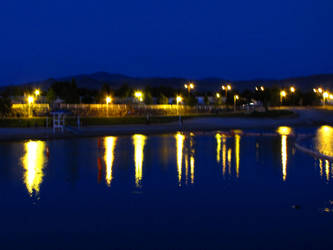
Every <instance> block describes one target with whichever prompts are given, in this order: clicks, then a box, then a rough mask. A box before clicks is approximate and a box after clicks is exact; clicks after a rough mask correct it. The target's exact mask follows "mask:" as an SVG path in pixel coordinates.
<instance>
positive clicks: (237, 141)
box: [235, 134, 241, 178]
mask: <svg viewBox="0 0 333 250" xmlns="http://www.w3.org/2000/svg"><path fill="white" fill-rule="evenodd" d="M240 138H241V137H240V135H238V134H236V135H235V158H236V176H237V178H238V177H239V158H240V157H239V153H240Z"/></svg>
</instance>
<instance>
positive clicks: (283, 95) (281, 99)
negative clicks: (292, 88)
mask: <svg viewBox="0 0 333 250" xmlns="http://www.w3.org/2000/svg"><path fill="white" fill-rule="evenodd" d="M286 96H287V92H286V91H284V90H281V91H280V103H281V105H282V101H283V98H285V97H286Z"/></svg>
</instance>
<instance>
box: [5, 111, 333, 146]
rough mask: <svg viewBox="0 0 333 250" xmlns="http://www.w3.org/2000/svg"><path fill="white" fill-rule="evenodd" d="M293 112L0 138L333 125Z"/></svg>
mask: <svg viewBox="0 0 333 250" xmlns="http://www.w3.org/2000/svg"><path fill="white" fill-rule="evenodd" d="M293 111H294V112H295V113H296V114H297V116H294V117H287V118H275V119H272V118H218V117H202V118H192V119H188V120H184V122H183V126H180V123H179V122H170V123H162V124H150V125H144V124H138V125H134V124H131V125H113V126H89V127H81V128H80V129H76V133H73V132H70V131H65V132H64V133H62V132H56V133H53V130H52V128H0V140H2V141H3V140H6V141H8V140H25V139H57V138H71V137H85V136H104V135H128V134H135V133H143V134H161V133H171V132H176V131H180V130H181V131H212V130H230V129H256V128H266V129H269V128H271V129H275V128H277V127H279V126H292V127H296V126H316V125H324V124H326V125H333V111H331V110H324V109H305V108H304V109H293Z"/></svg>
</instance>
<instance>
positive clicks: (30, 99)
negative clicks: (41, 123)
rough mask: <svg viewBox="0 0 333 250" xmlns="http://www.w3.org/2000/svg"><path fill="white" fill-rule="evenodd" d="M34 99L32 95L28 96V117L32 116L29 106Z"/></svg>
mask: <svg viewBox="0 0 333 250" xmlns="http://www.w3.org/2000/svg"><path fill="white" fill-rule="evenodd" d="M34 100H35V99H34V97H33V96H31V95H29V96H28V106H29V117H31V116H32V112H31V106H32V104H33V103H34Z"/></svg>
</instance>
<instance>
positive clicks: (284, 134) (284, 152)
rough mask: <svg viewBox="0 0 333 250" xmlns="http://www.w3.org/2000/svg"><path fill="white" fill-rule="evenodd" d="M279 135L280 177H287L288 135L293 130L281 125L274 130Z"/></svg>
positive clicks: (284, 178)
mask: <svg viewBox="0 0 333 250" xmlns="http://www.w3.org/2000/svg"><path fill="white" fill-rule="evenodd" d="M276 132H277V133H279V134H280V135H281V163H282V179H283V181H285V180H286V179H287V162H288V140H287V139H288V135H290V134H291V133H292V132H293V131H292V129H291V128H290V127H285V126H281V127H279V128H278V129H277V131H276Z"/></svg>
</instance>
